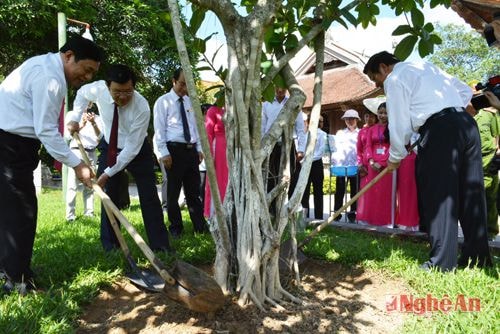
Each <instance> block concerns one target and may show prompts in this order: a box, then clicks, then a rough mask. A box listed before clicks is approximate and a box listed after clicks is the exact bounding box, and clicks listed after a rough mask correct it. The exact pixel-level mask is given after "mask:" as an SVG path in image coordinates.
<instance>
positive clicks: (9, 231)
mask: <svg viewBox="0 0 500 334" xmlns="http://www.w3.org/2000/svg"><path fill="white" fill-rule="evenodd" d="M103 58H104V55H103V52H102V50H101V49H100V48H99V47H98V46H97V45H96V44H94V43H93V42H92V41H89V40H87V39H84V38H83V37H81V36H73V37H71V38H70V39H68V42H67V43H66V44H65V45H63V47H62V48H61V49H60V51H59V52H56V53H48V54H45V55H41V56H36V57H33V58H30V59H28V60H26V61H25V62H24V63H23V64H21V66H19V67H18V68H16V69H15V70H14V71H13V72H12V73H11V74H9V75H8V76H7V77H6V78H5V80H4V81H3V82H2V83H1V84H0V217H1V218H0V273H1V272H3V273H4V274H5V277H6V281H5V283H4V284H3V287H2V288H3V290H4V291H6V292H10V291H13V290H17V291H18V292H19V293H21V294H25V293H26V292H27V291H28V290H30V289H33V288H34V286H33V281H32V278H33V272H32V271H31V269H30V263H31V256H32V253H33V243H34V241H35V231H36V223H37V211H38V207H37V198H36V193H35V186H34V184H33V171H34V170H35V168H36V167H37V165H38V162H39V160H40V159H39V156H38V150H39V149H40V144H43V145H44V146H45V148H46V149H47V151H48V152H49V154H50V155H51V156H53V157H54V158H55V159H56V160H58V161H61V162H63V163H64V164H66V165H68V166H69V167H72V168H73V169H74V170H75V174H76V176H77V177H78V179H79V180H80V181H82V182H83V183H84V184H85V185H86V186H87V187H92V176H93V175H92V172H91V169H90V168H89V167H88V166H87V165H85V164H84V163H83V162H82V161H81V160H80V159H79V158H78V157H77V156H76V155H75V154H74V153H73V152H72V151H71V149H70V148H69V147H68V145H67V144H66V142H65V141H64V138H63V137H62V136H61V134H60V133H59V131H58V125H59V120H58V119H59V114H60V111H61V109H62V107H63V101H64V98H65V96H66V92H67V86H68V85H69V86H72V87H75V88H78V87H80V86H81V85H82V84H83V83H84V82H86V81H89V80H91V79H92V77H93V76H94V74H95V73H96V72H97V70H98V69H99V65H100V63H101V61H102V60H103Z"/></svg>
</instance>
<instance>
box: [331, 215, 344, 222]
mask: <svg viewBox="0 0 500 334" xmlns="http://www.w3.org/2000/svg"><path fill="white" fill-rule="evenodd" d="M341 219H342V215H341V214H340V215H338V216H337V217H335V218H334V219H333V220H334V221H336V222H338V221H340V220H341Z"/></svg>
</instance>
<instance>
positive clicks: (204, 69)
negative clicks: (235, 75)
mask: <svg viewBox="0 0 500 334" xmlns="http://www.w3.org/2000/svg"><path fill="white" fill-rule="evenodd" d="M196 70H197V71H200V72H201V71H211V70H212V68H211V67H210V66H200V67H197V68H196Z"/></svg>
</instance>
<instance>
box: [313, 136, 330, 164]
mask: <svg viewBox="0 0 500 334" xmlns="http://www.w3.org/2000/svg"><path fill="white" fill-rule="evenodd" d="M326 145H327V143H326V132H325V131H323V130H321V129H318V134H317V135H316V145H315V146H314V155H313V161H316V160H319V159H322V158H323V154H324V153H325V146H326Z"/></svg>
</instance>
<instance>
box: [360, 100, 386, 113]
mask: <svg viewBox="0 0 500 334" xmlns="http://www.w3.org/2000/svg"><path fill="white" fill-rule="evenodd" d="M385 101H386V98H385V96H377V97H372V98H369V99H364V100H363V104H364V105H365V107H366V108H368V110H370V111H371V112H372V113H374V114H375V115H376V114H377V110H378V107H379V106H380V105H381V104H382V103H384V102H385Z"/></svg>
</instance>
